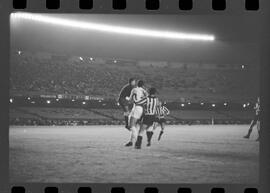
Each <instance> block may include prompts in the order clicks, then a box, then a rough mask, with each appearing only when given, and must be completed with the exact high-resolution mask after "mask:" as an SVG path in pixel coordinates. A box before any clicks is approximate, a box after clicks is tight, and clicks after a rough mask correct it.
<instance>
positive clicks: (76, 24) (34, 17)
mask: <svg viewBox="0 0 270 193" xmlns="http://www.w3.org/2000/svg"><path fill="white" fill-rule="evenodd" d="M11 19H12V20H14V19H16V20H17V19H18V20H19V19H25V20H31V21H36V22H42V23H47V24H53V25H58V26H64V27H72V28H78V29H83V30H92V31H100V32H106V33H116V34H125V35H132V36H142V37H152V38H165V39H179V40H193V41H210V42H211V41H214V40H215V36H214V35H210V34H200V33H187V32H174V31H165V30H152V29H144V28H135V27H125V26H118V25H109V24H102V23H95V22H86V21H78V20H74V19H66V18H59V17H55V16H49V15H43V14H37V13H25V12H16V13H12V14H11Z"/></svg>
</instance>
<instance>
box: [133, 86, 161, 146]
mask: <svg viewBox="0 0 270 193" xmlns="http://www.w3.org/2000/svg"><path fill="white" fill-rule="evenodd" d="M140 104H144V116H143V119H142V124H141V127H140V130H139V134H138V137H137V141H136V143H135V148H136V149H141V145H142V138H143V137H142V136H143V133H144V131H145V130H147V129H148V128H149V127H151V126H152V125H153V123H154V122H155V120H156V115H157V108H158V105H159V104H160V102H159V100H158V98H157V97H156V89H155V88H150V89H149V96H148V97H147V98H145V99H144V100H142V101H141V102H140Z"/></svg>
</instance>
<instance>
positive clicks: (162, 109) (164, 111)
mask: <svg viewBox="0 0 270 193" xmlns="http://www.w3.org/2000/svg"><path fill="white" fill-rule="evenodd" d="M157 114H158V116H159V118H164V117H165V116H166V115H169V114H170V111H169V109H167V107H165V106H159V107H158V108H157Z"/></svg>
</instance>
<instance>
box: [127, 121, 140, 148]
mask: <svg viewBox="0 0 270 193" xmlns="http://www.w3.org/2000/svg"><path fill="white" fill-rule="evenodd" d="M136 125H137V119H136V118H134V117H131V118H130V131H131V136H130V141H129V142H128V143H127V144H126V145H125V146H132V145H133V143H134V142H135V140H136V139H137V136H138V131H137V128H136Z"/></svg>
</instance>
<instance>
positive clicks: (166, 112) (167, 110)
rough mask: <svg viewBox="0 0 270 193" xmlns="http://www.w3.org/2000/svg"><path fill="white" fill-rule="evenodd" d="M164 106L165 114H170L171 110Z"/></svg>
mask: <svg viewBox="0 0 270 193" xmlns="http://www.w3.org/2000/svg"><path fill="white" fill-rule="evenodd" d="M163 108H164V111H165V114H166V115H169V114H170V110H169V109H168V108H167V107H165V106H164V107H163Z"/></svg>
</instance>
